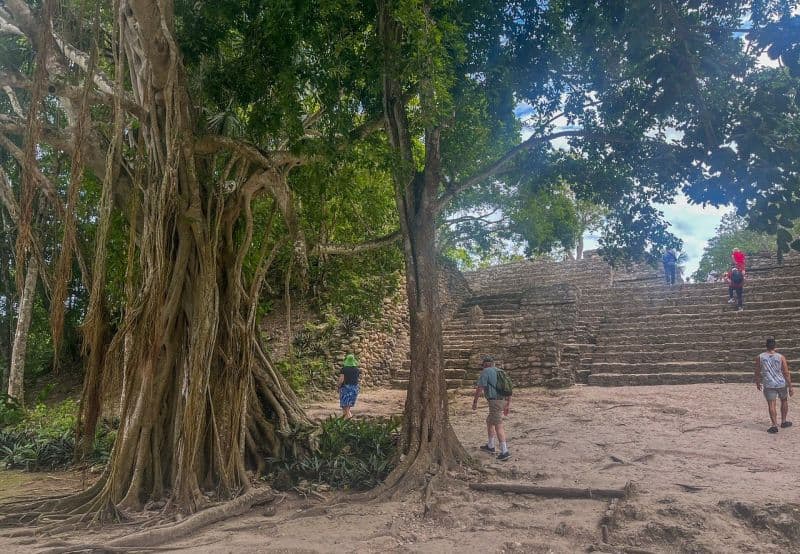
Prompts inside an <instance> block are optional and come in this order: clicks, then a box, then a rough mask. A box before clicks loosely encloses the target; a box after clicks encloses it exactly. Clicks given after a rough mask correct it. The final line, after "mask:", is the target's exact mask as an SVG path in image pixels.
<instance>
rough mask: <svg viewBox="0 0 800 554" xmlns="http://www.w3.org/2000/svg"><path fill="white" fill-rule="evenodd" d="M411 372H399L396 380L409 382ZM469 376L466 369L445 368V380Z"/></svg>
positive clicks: (404, 370) (402, 370)
mask: <svg viewBox="0 0 800 554" xmlns="http://www.w3.org/2000/svg"><path fill="white" fill-rule="evenodd" d="M410 375H411V372H410V371H409V370H408V369H405V368H404V369H399V370H397V374H396V375H395V378H396V379H404V380H406V381H407V380H408V378H409V376H410ZM466 376H467V371H466V369H462V368H452V367H445V369H444V378H445V379H464V378H466Z"/></svg>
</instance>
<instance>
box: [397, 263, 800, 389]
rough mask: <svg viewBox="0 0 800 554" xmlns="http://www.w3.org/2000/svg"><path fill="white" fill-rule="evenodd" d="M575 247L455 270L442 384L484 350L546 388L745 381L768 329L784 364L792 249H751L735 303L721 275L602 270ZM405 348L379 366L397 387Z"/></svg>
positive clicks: (794, 325)
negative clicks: (738, 305)
mask: <svg viewBox="0 0 800 554" xmlns="http://www.w3.org/2000/svg"><path fill="white" fill-rule="evenodd" d="M587 254H588V255H587V256H586V257H585V259H582V260H577V261H576V260H568V261H563V262H552V261H540V260H538V261H525V262H517V263H512V264H507V265H501V266H496V267H491V268H487V269H482V270H478V271H474V272H468V273H465V274H464V280H465V283H466V289H464V287H461V288H460V289H459V290H458V297H459V298H461V304H460V306H459V307H458V309H456V310H455V312H454V314H453V316H452V317H451V318H450V319H449V320H448V321H447V323H446V324H445V327H444V349H445V356H444V357H445V364H446V365H445V367H446V369H445V371H446V377H447V383H448V386H449V387H451V388H456V387H460V386H466V385H471V384H472V383H473V382H474V380H475V378H476V377H477V373H478V371H479V367H480V359H481V356H482V355H483V354H484V353H487V352H490V353H492V354H493V355H494V356H495V359H496V360H497V361H498V365H501V366H502V367H504V368H505V369H506V370H507V371H508V372H509V373H510V374H511V376H512V378H513V379H514V381H515V383H517V384H518V385H519V386H540V385H544V386H548V387H566V386H570V385H573V384H575V383H588V384H589V385H601V386H619V385H658V384H688V383H704V382H720V383H724V382H731V383H733V382H736V383H740V382H749V381H751V380H752V374H753V363H754V359H755V356H756V354H757V353H758V352H760V351H761V350H762V349H763V343H764V338H765V337H766V336H769V335H771V336H774V337H775V338H776V339H777V341H778V344H779V346H780V350H781V351H782V352H783V353H784V355H786V357H787V359H788V361H789V365H790V367H792V368H796V367H797V365H798V362H800V343H798V335H800V313H799V312H798V307H800V277H798V276H797V274H796V273H797V270H798V269H800V259H798V257H796V256H792V257H789V258H787V259H785V260H783V262H782V263H781V262H779V261H778V260H777V259H776V257H775V256H774V255H767V254H765V255H755V256H752V257H751V263H750V267H749V268H748V280H747V284H746V287H745V310H744V311H743V312H737V311H735V308H733V307H732V306H731V305H729V304H728V303H727V285H726V284H725V283H722V282H720V283H697V284H683V285H680V286H675V287H672V288H670V287H668V286H666V285H665V284H664V279H663V274H662V273H661V272H659V271H657V270H656V269H653V268H652V267H649V266H646V265H635V266H632V267H629V268H627V269H617V270H614V269H612V268H611V267H610V266H609V265H608V264H607V263H606V262H604V261H603V260H602V259H601V258H600V257H599V256H597V255H593V253H587ZM450 280H451V281H453V280H454V279H450ZM452 296H453V295H452V294H451V298H452ZM397 344H398V346H399V347H402V341H398V343H397ZM405 357H406V356H405V355H404V353H403V352H402V351H401V350H398V351H396V352H395V356H394V359H395V363H393V364H390V365H391V367H392V369H393V374H392V376H391V377H392V383H393V385H394V386H396V387H399V388H403V387H404V386H405V383H406V382H407V379H408V367H407V363H406V364H402V363H400V360H403V359H405Z"/></svg>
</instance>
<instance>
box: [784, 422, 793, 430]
mask: <svg viewBox="0 0 800 554" xmlns="http://www.w3.org/2000/svg"><path fill="white" fill-rule="evenodd" d="M791 426H792V422H791V421H784V422H783V423H781V427H783V428H784V429H786V428H787V427H791Z"/></svg>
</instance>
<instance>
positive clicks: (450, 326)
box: [442, 322, 503, 333]
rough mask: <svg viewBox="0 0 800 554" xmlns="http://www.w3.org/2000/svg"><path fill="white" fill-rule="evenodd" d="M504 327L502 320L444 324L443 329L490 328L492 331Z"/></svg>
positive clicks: (479, 329) (453, 330)
mask: <svg viewBox="0 0 800 554" xmlns="http://www.w3.org/2000/svg"><path fill="white" fill-rule="evenodd" d="M502 328H503V323H502V322H489V323H484V322H480V323H472V324H468V325H453V324H448V325H445V326H444V328H443V329H442V331H443V332H453V333H460V332H462V331H466V330H472V331H481V330H483V329H488V330H490V331H493V330H495V329H502Z"/></svg>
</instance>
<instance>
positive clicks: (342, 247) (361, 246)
mask: <svg viewBox="0 0 800 554" xmlns="http://www.w3.org/2000/svg"><path fill="white" fill-rule="evenodd" d="M401 238H402V235H401V233H400V231H393V232H391V233H389V234H388V235H384V236H382V237H378V238H375V239H371V240H367V241H364V242H360V243H357V244H318V245H317V246H315V247H314V249H313V250H312V251H311V254H312V255H315V256H319V255H320V254H332V255H339V254H341V255H346V256H347V255H353V254H360V253H362V252H369V251H371V250H378V249H380V248H385V247H387V246H389V245H392V244H394V243H396V242H397V241H399V240H400V239H401Z"/></svg>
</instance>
